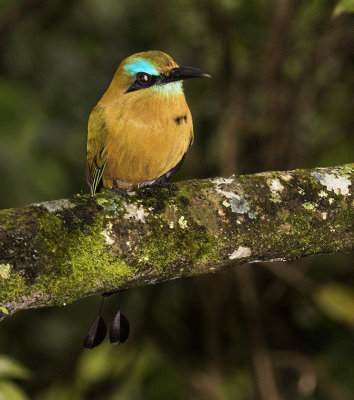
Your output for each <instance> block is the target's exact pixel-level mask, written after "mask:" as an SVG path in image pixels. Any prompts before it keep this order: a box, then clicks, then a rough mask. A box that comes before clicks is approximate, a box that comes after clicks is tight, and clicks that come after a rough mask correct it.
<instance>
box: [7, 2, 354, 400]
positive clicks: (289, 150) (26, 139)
mask: <svg viewBox="0 0 354 400" xmlns="http://www.w3.org/2000/svg"><path fill="white" fill-rule="evenodd" d="M335 5H336V2H333V1H326V0H302V1H301V0H299V1H291V0H272V1H262V0H238V1H237V0H222V1H217V0H189V1H187V0H180V1H171V0H170V1H161V0H147V1H138V0H129V1H118V0H105V1H99V0H85V1H84V0H81V1H79V0H76V1H74V0H73V1H68V0H61V1H59V0H47V1H41V0H32V1H31V0H27V1H26V0H23V1H18V0H17V1H11V2H10V1H7V0H0V208H10V207H20V206H23V205H25V204H28V203H31V202H39V201H45V200H52V199H59V198H65V197H70V196H72V195H73V194H75V193H79V192H81V193H87V192H88V188H87V186H86V182H85V176H84V175H85V173H84V170H85V151H86V150H85V146H86V133H87V119H88V115H89V113H90V110H91V108H92V107H93V106H94V105H95V104H96V103H97V101H98V100H99V98H100V97H101V95H102V94H103V92H104V91H105V90H106V88H107V87H108V85H109V83H110V81H111V79H112V76H113V74H114V72H115V69H116V68H117V66H118V64H119V63H120V62H121V61H122V60H123V59H124V58H125V57H127V56H128V55H130V54H132V53H135V52H138V51H145V50H153V49H154V50H162V51H165V52H167V53H169V54H170V55H171V56H172V57H173V58H174V59H175V60H176V61H177V62H178V63H179V64H180V65H184V66H194V67H199V68H202V69H203V70H205V71H207V72H209V73H210V74H211V75H212V76H213V78H212V79H210V80H206V79H201V80H195V81H188V82H186V83H185V85H184V86H185V92H186V97H187V100H188V103H189V106H190V108H191V111H192V114H193V119H194V130H195V142H194V145H193V147H192V149H191V150H190V151H189V153H188V155H187V157H186V160H185V162H184V165H183V167H182V168H181V170H180V172H179V173H178V174H177V175H176V177H175V180H184V179H190V178H206V177H213V176H218V175H221V176H227V175H230V174H231V173H234V172H237V173H252V172H256V171H265V170H284V169H293V168H311V167H318V166H334V165H338V164H343V163H347V162H350V161H352V159H353V148H354V140H353V128H354V112H353V111H354V100H353V99H354V96H353V89H354V68H353V64H354V52H353V49H354V24H353V22H354V18H353V15H351V14H343V15H340V16H337V17H333V9H334V7H335ZM353 298H354V277H353V273H352V257H351V256H350V255H335V256H334V255H321V256H314V257H309V258H306V259H303V260H299V261H298V262H294V263H289V262H288V263H271V264H270V263H264V264H255V265H247V266H241V267H239V268H237V269H235V270H230V271H229V272H228V273H225V274H216V275H211V276H202V277H198V278H193V279H181V280H178V281H175V282H169V283H164V284H160V285H157V286H154V287H143V288H137V289H133V290H129V291H127V292H125V293H124V296H123V299H122V302H123V304H122V307H123V311H124V313H125V314H126V315H127V317H128V318H129V320H130V322H131V330H132V332H131V337H130V338H129V340H128V341H127V342H126V343H125V344H124V345H122V346H118V347H113V346H111V345H110V344H109V343H108V342H107V341H106V342H104V343H103V344H102V345H101V346H99V347H98V348H97V349H94V350H92V351H88V350H84V349H83V348H82V341H83V338H84V337H85V335H86V333H87V329H88V327H89V326H90V324H91V322H92V320H93V319H94V317H95V316H96V313H97V310H98V307H99V302H100V298H99V296H95V297H92V298H89V299H85V300H82V301H80V302H78V303H75V304H73V305H70V306H67V307H63V308H51V309H41V310H37V311H26V312H19V313H17V314H16V315H15V316H13V317H11V318H8V319H6V320H5V321H3V322H1V324H0V352H1V354H0V399H5V400H23V399H26V398H31V399H35V400H61V399H63V400H64V399H69V400H71V399H73V400H81V399H93V400H111V399H112V400H116V399H117V400H128V399H129V400H130V399H134V400H135V399H187V400H188V399H200V400H204V399H206V400H209V399H210V400H219V399H233V400H234V399H235V400H238V399H240V400H248V399H250V400H253V399H262V400H277V399H279V400H280V399H286V400H301V399H319V400H322V399H323V400H325V399H329V400H332V399H333V400H347V399H348V400H350V399H352V398H353V397H354V378H353V377H354V340H353V330H354V301H353ZM116 306H117V298H116V297H115V296H112V297H111V298H109V299H108V301H107V304H106V307H105V311H104V315H105V319H106V320H107V321H110V320H111V318H112V317H113V313H114V311H115V309H116ZM25 393H26V394H25ZM27 396H28V397H27Z"/></svg>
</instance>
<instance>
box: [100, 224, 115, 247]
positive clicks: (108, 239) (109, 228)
mask: <svg viewBox="0 0 354 400" xmlns="http://www.w3.org/2000/svg"><path fill="white" fill-rule="evenodd" d="M101 233H102V235H103V236H104V238H105V239H106V242H107V244H109V245H112V244H113V243H114V239H112V237H111V234H112V224H111V223H109V224H108V225H107V228H106V229H104V230H103V231H102V232H101Z"/></svg>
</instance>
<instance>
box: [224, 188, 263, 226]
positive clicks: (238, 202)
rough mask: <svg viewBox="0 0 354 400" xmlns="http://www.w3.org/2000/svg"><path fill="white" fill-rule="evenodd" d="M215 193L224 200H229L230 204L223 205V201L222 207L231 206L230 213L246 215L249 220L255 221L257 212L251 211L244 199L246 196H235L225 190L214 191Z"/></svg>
mask: <svg viewBox="0 0 354 400" xmlns="http://www.w3.org/2000/svg"><path fill="white" fill-rule="evenodd" d="M216 191H217V192H218V193H220V194H222V195H223V196H225V197H226V198H228V199H230V202H227V204H224V202H225V200H224V201H223V203H222V204H223V205H224V206H225V207H229V206H231V211H232V212H233V213H236V214H247V215H248V217H249V218H251V219H255V218H257V215H258V211H251V209H250V206H249V203H248V201H247V199H246V197H247V195H245V194H241V195H238V194H235V193H232V192H227V191H225V190H221V189H216Z"/></svg>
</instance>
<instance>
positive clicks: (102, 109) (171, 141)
mask: <svg viewBox="0 0 354 400" xmlns="http://www.w3.org/2000/svg"><path fill="white" fill-rule="evenodd" d="M202 77H210V75H209V74H207V73H206V72H204V71H202V70H200V69H198V68H193V67H179V65H178V64H177V63H176V62H175V61H174V60H173V58H172V57H171V56H169V55H168V54H166V53H164V52H161V51H157V50H151V51H145V52H141V53H136V54H133V55H131V56H129V57H127V58H126V59H125V60H123V61H122V62H121V64H120V65H119V66H118V69H117V70H116V72H115V74H114V76H113V79H112V82H111V83H110V85H109V87H108V89H107V91H106V92H105V93H104V95H103V96H102V98H101V99H100V101H99V102H98V103H97V105H96V106H95V107H94V108H93V109H92V111H91V113H90V116H89V121H88V133H87V152H86V180H87V183H88V185H89V187H90V193H91V195H92V196H93V195H94V194H95V193H96V191H97V190H98V188H99V187H100V186H103V187H105V188H108V189H113V190H116V191H118V193H119V191H122V190H123V191H124V190H129V189H132V188H141V187H144V186H150V185H154V184H165V183H168V181H169V180H170V178H171V177H172V175H173V174H174V173H175V172H176V171H177V170H178V169H179V167H180V166H181V164H182V162H183V160H184V157H185V154H186V152H187V151H188V149H189V147H190V146H191V145H192V143H193V121H192V115H191V112H190V110H189V107H188V104H187V102H186V98H185V96H184V92H183V80H185V79H190V78H202ZM112 293H115V291H113V292H110V293H106V294H103V296H108V295H110V294H112ZM103 299H104V297H103V298H102V301H101V306H100V310H99V314H98V316H97V318H96V319H95V321H94V322H93V324H92V325H91V327H90V330H89V332H88V335H87V336H86V338H85V341H84V346H85V347H86V348H87V349H92V348H94V347H96V346H98V345H99V344H100V343H101V342H102V341H103V340H104V338H105V336H106V331H107V328H106V323H105V322H104V320H103V318H102V315H101V312H102V306H103ZM109 336H110V341H111V343H113V344H119V343H123V342H124V341H125V340H126V339H127V338H128V336H129V322H128V320H127V319H126V318H125V316H124V315H123V314H122V313H121V311H120V306H119V309H118V312H117V313H116V315H115V317H114V320H113V323H112V326H111V329H110V335H109Z"/></svg>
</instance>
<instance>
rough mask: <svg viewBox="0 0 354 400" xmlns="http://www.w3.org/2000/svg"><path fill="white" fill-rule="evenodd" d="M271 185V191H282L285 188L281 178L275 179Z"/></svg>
mask: <svg viewBox="0 0 354 400" xmlns="http://www.w3.org/2000/svg"><path fill="white" fill-rule="evenodd" d="M269 187H270V190H271V191H275V192H282V191H283V190H284V186H283V185H282V184H281V183H280V180H279V179H273V180H272V183H271V184H270V186H269Z"/></svg>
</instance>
